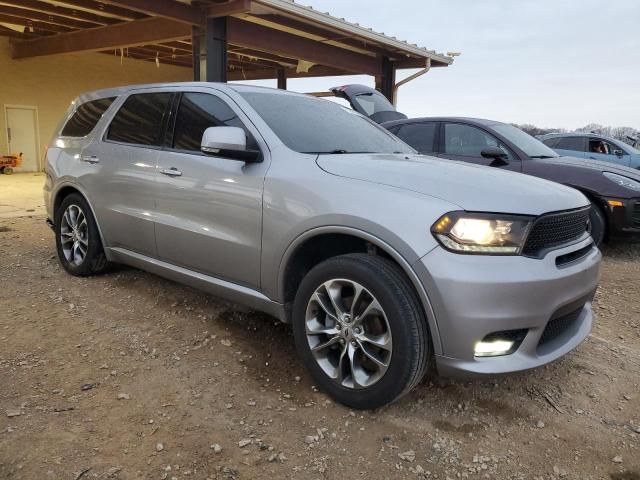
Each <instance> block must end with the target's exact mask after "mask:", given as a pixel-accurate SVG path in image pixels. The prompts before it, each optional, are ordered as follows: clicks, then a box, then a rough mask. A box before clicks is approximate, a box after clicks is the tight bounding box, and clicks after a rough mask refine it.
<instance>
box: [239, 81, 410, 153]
mask: <svg viewBox="0 0 640 480" xmlns="http://www.w3.org/2000/svg"><path fill="white" fill-rule="evenodd" d="M238 92H239V93H240V95H242V97H243V98H244V99H245V100H246V101H247V102H249V104H250V105H251V106H252V107H253V108H254V110H255V111H256V112H257V113H258V115H260V116H261V117H262V119H263V120H264V121H265V122H266V123H267V125H269V127H270V128H271V129H272V130H273V132H274V133H275V134H276V135H277V136H278V137H279V138H280V140H282V142H283V143H284V144H285V145H286V146H287V147H289V148H290V149H292V150H294V151H296V152H300V153H313V154H329V153H334V154H339V153H415V150H413V149H412V148H411V147H410V146H409V145H407V144H406V143H404V142H402V141H401V140H400V139H398V138H396V137H395V136H393V135H391V134H390V133H389V132H387V131H386V130H385V129H383V128H382V127H379V126H378V125H376V124H375V123H373V122H372V121H370V120H369V119H367V118H365V117H364V116H362V115H360V114H359V113H357V112H355V111H354V110H352V109H349V108H345V107H342V106H340V105H338V104H336V103H334V102H329V101H327V100H321V99H317V98H313V97H306V96H303V95H291V94H286V93H282V92H268V91H266V92H258V91H255V90H241V89H238Z"/></svg>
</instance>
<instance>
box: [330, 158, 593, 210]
mask: <svg viewBox="0 0 640 480" xmlns="http://www.w3.org/2000/svg"><path fill="white" fill-rule="evenodd" d="M317 163H318V166H319V167H320V168H322V169H323V170H324V171H326V172H328V173H330V174H333V175H338V176H341V177H346V178H353V179H357V180H363V181H366V182H372V183H378V184H381V185H388V186H392V187H397V188H402V189H405V190H410V191H414V192H418V193H422V194H424V195H428V196H431V197H435V198H439V199H441V200H444V201H447V202H449V203H452V204H455V205H457V206H459V207H460V208H461V209H463V210H467V211H475V212H497V213H513V214H522V215H541V214H543V213H547V212H553V211H558V210H570V209H573V208H580V207H583V206H585V205H588V203H589V202H588V200H587V199H586V197H585V196H584V195H582V194H581V193H580V192H578V191H576V190H574V189H572V188H568V187H565V186H563V185H560V184H557V183H553V182H549V181H547V180H542V179H539V178H535V177H531V176H528V175H522V174H520V173H513V172H508V171H504V170H499V169H496V168H491V167H484V166H479V165H473V164H469V163H462V162H455V161H451V160H441V159H439V158H434V157H428V156H425V155H395V154H352V155H320V156H319V157H318V159H317Z"/></svg>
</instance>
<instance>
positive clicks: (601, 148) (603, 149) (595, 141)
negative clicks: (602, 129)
mask: <svg viewBox="0 0 640 480" xmlns="http://www.w3.org/2000/svg"><path fill="white" fill-rule="evenodd" d="M620 151H622V152H623V154H624V151H623V150H622V149H621V148H620V147H617V146H615V145H614V144H612V143H610V142H607V141H606V140H602V139H600V138H590V139H589V153H599V154H601V155H615V154H616V153H615V152H620Z"/></svg>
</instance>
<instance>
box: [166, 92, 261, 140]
mask: <svg viewBox="0 0 640 480" xmlns="http://www.w3.org/2000/svg"><path fill="white" fill-rule="evenodd" d="M223 126H227V127H240V128H243V129H244V130H245V132H246V134H247V148H248V149H250V150H258V145H257V144H256V142H255V140H254V139H253V136H252V135H251V134H250V133H249V132H248V131H247V130H246V128H245V126H244V125H243V123H242V121H240V119H239V118H238V115H236V113H235V112H234V111H233V110H231V108H230V107H229V106H228V105H227V104H226V103H225V102H224V101H222V100H220V99H219V98H218V97H216V96H214V95H210V94H208V93H185V94H183V95H182V99H181V100H180V107H179V108H178V115H177V118H176V126H175V130H174V134H173V148H175V149H178V150H189V151H194V152H196V151H197V152H199V151H200V144H201V143H202V134H203V133H204V131H205V130H206V129H207V128H209V127H223Z"/></svg>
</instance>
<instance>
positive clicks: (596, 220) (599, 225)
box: [589, 202, 607, 247]
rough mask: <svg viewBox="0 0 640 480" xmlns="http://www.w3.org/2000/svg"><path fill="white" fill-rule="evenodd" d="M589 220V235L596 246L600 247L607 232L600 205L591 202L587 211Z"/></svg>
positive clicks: (605, 220)
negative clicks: (589, 209)
mask: <svg viewBox="0 0 640 480" xmlns="http://www.w3.org/2000/svg"><path fill="white" fill-rule="evenodd" d="M589 221H590V222H591V237H592V238H593V242H594V243H595V244H596V246H598V247H600V246H601V245H602V243H603V242H604V239H605V237H606V234H607V219H606V217H605V216H604V212H603V211H602V208H600V206H598V205H596V204H595V203H593V202H592V203H591V211H590V212H589Z"/></svg>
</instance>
